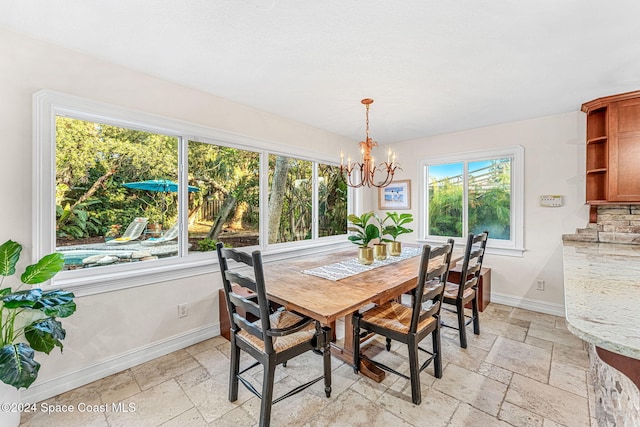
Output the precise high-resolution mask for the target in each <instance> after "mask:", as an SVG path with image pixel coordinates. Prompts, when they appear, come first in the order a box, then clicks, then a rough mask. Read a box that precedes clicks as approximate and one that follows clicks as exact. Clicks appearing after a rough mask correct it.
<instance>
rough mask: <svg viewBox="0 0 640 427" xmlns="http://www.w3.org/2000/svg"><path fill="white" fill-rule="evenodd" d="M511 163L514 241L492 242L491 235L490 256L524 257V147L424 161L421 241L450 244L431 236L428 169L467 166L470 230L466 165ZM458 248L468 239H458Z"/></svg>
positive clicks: (436, 157) (465, 219)
mask: <svg viewBox="0 0 640 427" xmlns="http://www.w3.org/2000/svg"><path fill="white" fill-rule="evenodd" d="M504 158H510V159H511V223H510V226H511V232H510V235H511V239H510V240H499V239H492V238H491V235H489V241H488V242H487V253H491V254H497V255H507V256H517V257H522V256H523V252H524V250H525V249H524V147H522V146H521V145H514V146H510V147H503V148H496V149H490V150H479V151H472V152H464V153H456V154H447V155H442V156H434V157H428V158H425V159H422V160H420V161H419V163H418V170H419V173H420V179H419V203H420V205H419V206H420V215H419V217H420V221H419V226H418V230H419V235H418V241H420V242H423V243H429V244H441V243H444V242H446V240H447V238H448V237H446V236H431V235H429V227H428V224H429V198H428V197H427V194H428V188H429V186H428V167H429V166H437V165H442V164H450V163H465V168H464V182H465V185H464V188H465V191H464V192H463V201H462V203H463V212H464V214H463V218H462V221H463V224H464V226H463V229H466V228H467V215H466V211H467V207H466V206H467V201H468V200H467V197H468V195H467V180H468V170H467V167H466V162H474V161H480V160H494V159H504ZM454 240H455V243H456V245H465V244H466V238H465V237H464V236H463V237H454Z"/></svg>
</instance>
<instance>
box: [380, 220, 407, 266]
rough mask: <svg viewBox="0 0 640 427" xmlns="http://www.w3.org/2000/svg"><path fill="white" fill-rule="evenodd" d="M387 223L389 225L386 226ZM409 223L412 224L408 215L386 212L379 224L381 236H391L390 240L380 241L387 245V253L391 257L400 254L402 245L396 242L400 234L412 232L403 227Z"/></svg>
mask: <svg viewBox="0 0 640 427" xmlns="http://www.w3.org/2000/svg"><path fill="white" fill-rule="evenodd" d="M387 222H391V224H389V225H386V223H387ZM411 222H413V215H411V214H410V213H403V214H399V213H398V212H387V216H386V217H385V219H384V221H382V223H381V228H382V231H381V234H382V236H391V239H382V241H384V242H388V243H389V253H390V254H391V255H392V256H399V255H400V254H401V253H402V244H401V242H398V241H397V238H398V236H400V235H401V234H405V233H411V232H413V230H412V229H410V228H406V227H404V226H405V225H406V224H409V223H411Z"/></svg>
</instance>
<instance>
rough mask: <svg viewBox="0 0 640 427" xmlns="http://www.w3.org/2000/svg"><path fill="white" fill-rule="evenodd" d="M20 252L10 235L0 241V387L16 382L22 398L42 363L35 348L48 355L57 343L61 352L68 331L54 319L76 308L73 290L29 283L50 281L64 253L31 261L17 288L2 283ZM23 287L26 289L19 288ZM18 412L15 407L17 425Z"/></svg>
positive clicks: (14, 266) (11, 270)
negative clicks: (45, 287)
mask: <svg viewBox="0 0 640 427" xmlns="http://www.w3.org/2000/svg"><path fill="white" fill-rule="evenodd" d="M21 251H22V245H20V244H19V243H16V242H14V241H12V240H8V241H6V242H5V243H3V244H2V245H0V276H2V277H0V380H2V382H3V383H5V384H7V386H5V385H4V384H0V386H2V387H4V388H5V389H7V388H9V386H13V387H15V388H16V394H15V397H17V398H18V399H19V394H17V391H18V390H19V389H20V388H21V387H24V388H29V386H30V385H31V384H32V383H33V382H34V381H35V380H36V378H37V377H38V371H39V369H40V364H39V363H38V362H36V361H35V352H36V351H41V352H44V353H47V354H49V353H50V352H51V350H53V349H54V348H55V347H60V351H62V342H61V340H63V339H64V337H65V334H66V332H65V330H64V329H63V328H62V324H61V323H60V321H59V320H57V319H56V318H57V317H68V316H70V315H72V314H73V313H74V312H75V311H76V304H75V302H74V301H73V299H74V297H75V296H74V295H73V293H71V292H65V291H61V290H52V291H43V290H42V289H38V288H33V287H31V286H25V285H35V284H38V283H43V282H46V281H47V280H49V279H51V278H52V277H53V276H55V275H56V274H57V273H58V272H59V271H60V270H62V268H63V266H64V257H63V256H62V254H59V253H53V254H49V255H46V256H44V257H42V258H41V259H40V260H39V261H38V262H37V263H36V264H33V265H29V266H27V267H26V268H25V270H24V272H23V273H22V275H21V276H20V284H19V285H18V286H17V287H16V288H15V290H14V289H12V288H11V287H10V286H9V287H5V288H3V287H2V286H3V285H4V281H5V278H6V277H9V276H13V275H14V274H15V272H16V264H17V263H18V260H19V259H20V252H21ZM23 286H25V289H23V290H21V289H20V288H22V287H23ZM2 391H4V390H2ZM0 394H2V392H0ZM15 397H14V398H15ZM1 400H2V399H0V401H1ZM5 402H6V401H5ZM9 415H11V414H9ZM19 415H20V413H19V412H17V416H18V417H17V422H16V424H15V425H17V423H18V422H19V420H20V418H19Z"/></svg>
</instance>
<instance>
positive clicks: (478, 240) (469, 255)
mask: <svg viewBox="0 0 640 427" xmlns="http://www.w3.org/2000/svg"><path fill="white" fill-rule="evenodd" d="M488 240H489V232H488V231H485V232H483V233H479V234H475V235H474V234H473V233H469V235H468V236H467V245H466V247H465V254H464V260H463V262H462V270H461V271H460V283H459V286H458V298H459V299H461V298H463V297H464V292H465V291H466V290H467V289H469V288H473V289H476V288H477V286H478V281H479V280H480V273H481V271H482V261H483V259H484V254H485V251H486V248H487V241H488Z"/></svg>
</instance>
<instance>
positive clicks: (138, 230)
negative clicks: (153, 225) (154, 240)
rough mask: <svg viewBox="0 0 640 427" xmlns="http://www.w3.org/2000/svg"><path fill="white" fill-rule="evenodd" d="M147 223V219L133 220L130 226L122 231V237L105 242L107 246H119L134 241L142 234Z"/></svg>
mask: <svg viewBox="0 0 640 427" xmlns="http://www.w3.org/2000/svg"><path fill="white" fill-rule="evenodd" d="M147 222H149V220H148V219H147V218H143V217H138V218H136V219H134V220H133V221H132V222H131V224H129V226H128V227H127V229H126V230H124V233H123V234H122V236H120V237H117V238H115V239H113V240H109V241H108V242H105V244H107V245H121V244H123V243H129V242H131V241H132V240H136V239H137V238H138V237H140V236H141V235H142V232H143V231H144V229H145V228H146V227H147Z"/></svg>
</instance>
